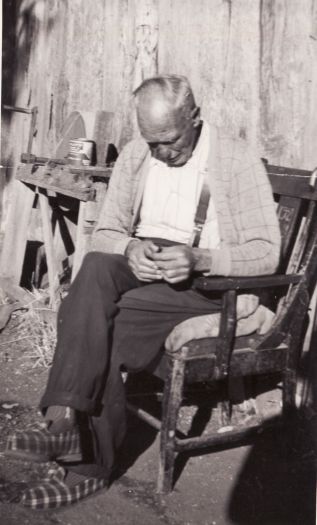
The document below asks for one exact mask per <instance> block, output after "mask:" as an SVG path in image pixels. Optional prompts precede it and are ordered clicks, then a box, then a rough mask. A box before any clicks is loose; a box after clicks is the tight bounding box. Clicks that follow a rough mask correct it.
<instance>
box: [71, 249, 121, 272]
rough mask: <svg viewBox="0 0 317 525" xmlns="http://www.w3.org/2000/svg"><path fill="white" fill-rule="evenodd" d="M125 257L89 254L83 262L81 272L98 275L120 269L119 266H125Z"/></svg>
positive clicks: (111, 254) (108, 254)
mask: <svg viewBox="0 0 317 525" xmlns="http://www.w3.org/2000/svg"><path fill="white" fill-rule="evenodd" d="M124 262H125V257H124V256H123V255H118V254H113V253H102V252H88V253H87V254H86V255H85V257H84V259H83V262H82V266H81V270H82V271H85V272H88V273H90V274H92V275H98V273H99V272H100V271H102V273H104V272H105V271H107V270H112V269H116V268H118V265H121V264H124Z"/></svg>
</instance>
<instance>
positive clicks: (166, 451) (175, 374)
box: [157, 356, 185, 494]
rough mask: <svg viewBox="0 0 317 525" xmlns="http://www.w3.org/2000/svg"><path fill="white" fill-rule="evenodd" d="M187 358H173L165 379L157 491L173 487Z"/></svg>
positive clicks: (168, 489) (160, 492)
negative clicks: (178, 421)
mask: <svg viewBox="0 0 317 525" xmlns="http://www.w3.org/2000/svg"><path fill="white" fill-rule="evenodd" d="M184 371H185V360H184V359H182V356H181V357H180V358H177V359H173V360H171V368H170V370H169V372H168V376H167V378H166V379H165V388H164V395H163V402H162V404H163V413H162V427H161V440H160V460H159V472H158V481H157V492H158V493H159V494H162V493H165V494H166V493H168V492H170V491H171V490H172V487H173V474H174V463H175V455H176V450H175V447H176V426H177V419H178V414H179V409H180V405H181V401H182V396H183V385H184Z"/></svg>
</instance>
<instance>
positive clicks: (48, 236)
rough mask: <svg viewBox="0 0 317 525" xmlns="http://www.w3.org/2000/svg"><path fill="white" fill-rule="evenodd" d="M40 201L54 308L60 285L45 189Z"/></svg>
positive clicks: (40, 194)
mask: <svg viewBox="0 0 317 525" xmlns="http://www.w3.org/2000/svg"><path fill="white" fill-rule="evenodd" d="M39 203H40V210H41V218H42V228H43V237H44V244H45V253H46V264H47V270H48V283H49V294H50V305H51V306H52V308H53V309H54V308H55V306H56V299H57V298H56V291H57V289H58V286H59V280H58V271H57V263H56V260H55V255H54V240H53V232H52V222H51V211H50V206H49V203H48V196H47V194H46V192H45V190H44V191H42V192H41V193H39Z"/></svg>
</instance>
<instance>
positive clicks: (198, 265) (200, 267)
mask: <svg viewBox="0 0 317 525" xmlns="http://www.w3.org/2000/svg"><path fill="white" fill-rule="evenodd" d="M193 256H194V271H195V272H209V270H210V268H211V262H212V256H211V252H210V250H207V249H203V248H193Z"/></svg>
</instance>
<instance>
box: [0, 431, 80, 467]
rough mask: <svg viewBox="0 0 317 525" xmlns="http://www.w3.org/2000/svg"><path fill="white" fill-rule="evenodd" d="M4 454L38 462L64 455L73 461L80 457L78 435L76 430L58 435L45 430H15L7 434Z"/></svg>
mask: <svg viewBox="0 0 317 525" xmlns="http://www.w3.org/2000/svg"><path fill="white" fill-rule="evenodd" d="M5 454H6V455H9V456H12V457H19V458H24V459H28V460H32V461H39V462H46V461H50V460H53V459H56V458H64V457H66V456H67V460H72V461H75V460H78V459H80V457H81V446H80V436H79V433H78V431H77V430H70V431H68V432H63V433H62V434H58V435H54V434H51V433H50V432H48V431H47V430H34V431H30V432H16V433H15V434H12V435H11V436H9V438H8V441H7V445H6V451H5Z"/></svg>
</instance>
